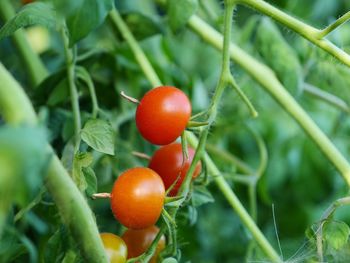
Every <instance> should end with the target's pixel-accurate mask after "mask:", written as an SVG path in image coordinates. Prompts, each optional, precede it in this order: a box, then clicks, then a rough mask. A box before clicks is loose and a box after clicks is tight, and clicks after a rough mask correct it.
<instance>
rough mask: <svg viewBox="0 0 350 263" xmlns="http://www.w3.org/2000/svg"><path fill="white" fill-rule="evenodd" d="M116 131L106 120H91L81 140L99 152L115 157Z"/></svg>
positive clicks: (82, 133) (83, 131)
mask: <svg viewBox="0 0 350 263" xmlns="http://www.w3.org/2000/svg"><path fill="white" fill-rule="evenodd" d="M115 137H116V135H115V131H114V130H113V128H112V126H111V125H110V124H109V123H108V122H107V121H105V120H100V119H92V120H89V121H88V122H87V123H86V124H85V126H84V128H83V129H82V131H81V138H82V139H83V141H84V142H86V143H87V144H88V145H89V146H90V147H92V148H93V149H95V150H96V151H98V152H102V153H106V154H110V155H114V142H115Z"/></svg>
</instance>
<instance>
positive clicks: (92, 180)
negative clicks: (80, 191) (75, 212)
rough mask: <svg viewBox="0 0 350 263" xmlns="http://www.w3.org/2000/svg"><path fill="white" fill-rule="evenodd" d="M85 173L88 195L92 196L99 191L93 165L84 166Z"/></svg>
mask: <svg viewBox="0 0 350 263" xmlns="http://www.w3.org/2000/svg"><path fill="white" fill-rule="evenodd" d="M83 173H84V176H85V181H86V184H87V187H86V190H85V192H86V195H87V196H92V195H93V194H95V193H96V192H97V178H96V175H95V172H94V170H93V169H92V168H91V167H83Z"/></svg>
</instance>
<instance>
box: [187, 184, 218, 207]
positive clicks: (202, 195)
mask: <svg viewBox="0 0 350 263" xmlns="http://www.w3.org/2000/svg"><path fill="white" fill-rule="evenodd" d="M212 202H214V198H213V196H212V195H211V193H210V192H209V191H208V189H207V188H206V187H204V186H195V187H194V189H193V193H192V204H193V205H194V206H195V207H197V206H201V205H203V204H206V203H212Z"/></svg>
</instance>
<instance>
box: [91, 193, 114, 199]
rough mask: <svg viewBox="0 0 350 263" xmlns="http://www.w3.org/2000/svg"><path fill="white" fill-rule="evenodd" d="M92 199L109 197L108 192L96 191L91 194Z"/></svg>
mask: <svg viewBox="0 0 350 263" xmlns="http://www.w3.org/2000/svg"><path fill="white" fill-rule="evenodd" d="M91 197H92V199H99V198H111V194H110V193H96V194H92V195H91Z"/></svg>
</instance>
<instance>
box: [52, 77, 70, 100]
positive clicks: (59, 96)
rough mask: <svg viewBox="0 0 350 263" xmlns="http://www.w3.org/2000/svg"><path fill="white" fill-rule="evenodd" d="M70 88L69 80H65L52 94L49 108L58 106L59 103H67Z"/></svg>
mask: <svg viewBox="0 0 350 263" xmlns="http://www.w3.org/2000/svg"><path fill="white" fill-rule="evenodd" d="M69 96H70V95H69V88H68V80H67V78H63V79H62V80H61V81H60V82H59V83H58V84H57V86H56V87H55V88H54V89H53V91H52V92H51V94H50V96H49V98H48V100H47V105H48V106H56V105H57V104H59V103H62V102H65V101H67V100H68V99H69Z"/></svg>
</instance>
